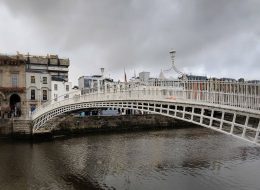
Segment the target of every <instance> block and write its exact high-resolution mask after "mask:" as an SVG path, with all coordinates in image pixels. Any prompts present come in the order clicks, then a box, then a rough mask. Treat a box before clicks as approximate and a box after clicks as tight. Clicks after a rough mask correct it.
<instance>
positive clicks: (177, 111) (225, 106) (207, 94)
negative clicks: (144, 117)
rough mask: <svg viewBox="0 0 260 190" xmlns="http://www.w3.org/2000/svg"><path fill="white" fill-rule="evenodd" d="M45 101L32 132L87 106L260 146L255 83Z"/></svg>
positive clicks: (134, 87) (151, 87)
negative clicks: (162, 119) (136, 113)
mask: <svg viewBox="0 0 260 190" xmlns="http://www.w3.org/2000/svg"><path fill="white" fill-rule="evenodd" d="M84 93H85V94H81V95H80V94H78V95H74V96H73V97H72V98H69V99H66V98H64V97H66V96H62V97H59V98H58V99H57V101H49V102H47V103H46V104H44V105H42V106H41V107H39V108H37V109H36V110H35V111H34V112H33V113H32V120H33V132H36V131H37V130H38V129H40V128H41V127H43V126H44V124H45V123H46V122H47V121H48V120H50V119H51V118H53V117H55V116H57V115H60V114H62V113H65V112H71V111H74V110H80V109H87V108H109V107H112V108H123V109H132V110H140V111H141V112H142V113H143V112H147V113H155V114H161V115H165V116H168V117H173V118H176V119H180V120H184V121H188V122H191V123H195V124H198V125H201V126H203V127H207V128H210V129H213V130H215V131H219V132H222V133H225V134H228V135H231V136H234V137H237V138H239V139H243V140H246V141H248V142H252V143H254V144H258V145H260V139H259V133H260V85H259V84H249V83H238V82H223V81H215V80H209V81H179V80H178V81H171V82H168V81H160V80H158V81H154V82H152V83H149V84H145V85H144V84H137V83H122V84H120V85H117V86H116V88H112V89H110V88H106V87H102V89H98V90H97V89H92V90H89V91H88V92H86V91H84Z"/></svg>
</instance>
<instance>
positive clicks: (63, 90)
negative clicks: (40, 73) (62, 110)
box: [51, 81, 81, 101]
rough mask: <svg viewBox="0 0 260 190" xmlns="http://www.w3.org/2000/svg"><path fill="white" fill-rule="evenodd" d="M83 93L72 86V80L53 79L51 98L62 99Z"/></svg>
mask: <svg viewBox="0 0 260 190" xmlns="http://www.w3.org/2000/svg"><path fill="white" fill-rule="evenodd" d="M75 95H81V91H80V90H78V89H73V88H72V83H71V82H65V81H51V100H52V101H58V100H59V101H60V100H64V99H69V98H72V97H74V96H75Z"/></svg>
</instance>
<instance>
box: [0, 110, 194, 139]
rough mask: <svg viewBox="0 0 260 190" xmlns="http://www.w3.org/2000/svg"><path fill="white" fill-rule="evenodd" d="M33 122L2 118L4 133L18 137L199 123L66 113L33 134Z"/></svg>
mask: <svg viewBox="0 0 260 190" xmlns="http://www.w3.org/2000/svg"><path fill="white" fill-rule="evenodd" d="M31 127H32V126H31V124H30V123H29V122H28V121H24V120H15V121H12V120H8V119H6V120H1V122H0V135H1V136H2V137H11V138H15V139H31V138H34V139H39V138H40V139H52V138H55V137H57V136H73V135H84V134H89V133H92V134H93V133H108V132H124V131H140V130H159V129H166V128H171V129H172V128H189V127H196V125H194V124H190V123H187V122H184V121H181V120H176V119H173V118H170V117H165V116H160V115H120V116H87V117H76V116H73V115H63V116H59V117H56V118H55V119H53V120H51V121H49V122H48V123H46V126H45V127H44V128H43V129H42V130H40V133H37V134H34V135H31V134H30V132H31ZM41 131H42V133H41Z"/></svg>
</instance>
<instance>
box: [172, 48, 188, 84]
mask: <svg viewBox="0 0 260 190" xmlns="http://www.w3.org/2000/svg"><path fill="white" fill-rule="evenodd" d="M175 54H176V51H175V50H172V51H170V55H171V60H172V68H173V70H174V71H175V72H176V73H178V74H179V75H180V78H181V79H182V80H187V75H186V74H185V73H183V72H181V71H180V70H179V69H177V67H176V66H175V64H174V59H175Z"/></svg>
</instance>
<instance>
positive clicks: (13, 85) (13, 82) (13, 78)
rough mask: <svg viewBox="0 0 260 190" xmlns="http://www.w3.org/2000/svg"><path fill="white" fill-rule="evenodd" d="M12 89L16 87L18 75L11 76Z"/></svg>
mask: <svg viewBox="0 0 260 190" xmlns="http://www.w3.org/2000/svg"><path fill="white" fill-rule="evenodd" d="M11 83H12V87H18V74H12V75H11Z"/></svg>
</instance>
